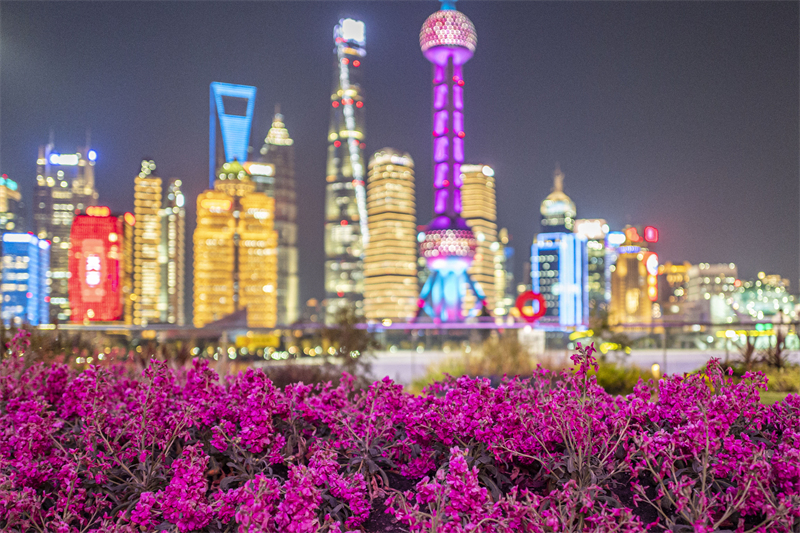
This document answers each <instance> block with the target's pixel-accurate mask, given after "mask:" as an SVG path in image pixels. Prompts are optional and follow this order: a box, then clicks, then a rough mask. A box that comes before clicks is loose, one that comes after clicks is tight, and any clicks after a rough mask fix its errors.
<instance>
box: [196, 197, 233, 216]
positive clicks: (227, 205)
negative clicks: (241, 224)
mask: <svg viewBox="0 0 800 533" xmlns="http://www.w3.org/2000/svg"><path fill="white" fill-rule="evenodd" d="M200 207H202V208H203V209H208V211H209V212H211V213H226V212H228V211H230V210H231V201H230V200H222V199H220V198H203V199H202V200H200Z"/></svg>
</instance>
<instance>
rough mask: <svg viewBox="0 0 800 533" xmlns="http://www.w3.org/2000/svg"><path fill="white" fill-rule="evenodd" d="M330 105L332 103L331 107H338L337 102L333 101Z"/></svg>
mask: <svg viewBox="0 0 800 533" xmlns="http://www.w3.org/2000/svg"><path fill="white" fill-rule="evenodd" d="M331 105H332V106H333V107H339V102H333V103H332V104H331Z"/></svg>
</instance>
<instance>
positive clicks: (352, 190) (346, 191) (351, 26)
mask: <svg viewBox="0 0 800 533" xmlns="http://www.w3.org/2000/svg"><path fill="white" fill-rule="evenodd" d="M333 37H334V43H335V46H334V49H333V55H334V75H333V90H332V91H331V122H330V127H329V129H328V164H327V170H326V174H327V175H326V177H325V181H326V183H327V185H326V187H325V313H326V320H328V321H331V320H332V319H333V318H334V317H335V315H336V312H337V310H338V309H340V308H342V307H348V306H349V307H353V308H355V309H356V310H357V311H360V310H361V308H362V307H363V302H362V299H363V296H364V271H363V254H364V248H365V246H366V244H367V242H368V241H369V232H368V229H367V201H366V191H365V187H364V181H365V178H366V172H365V170H366V169H365V165H364V149H365V148H366V145H365V144H364V98H363V89H362V86H361V77H362V73H361V71H362V63H361V62H362V61H363V60H364V56H365V55H366V50H365V48H364V45H365V39H364V23H363V22H361V21H358V20H353V19H342V20H340V21H339V24H337V25H336V27H335V28H334V30H333Z"/></svg>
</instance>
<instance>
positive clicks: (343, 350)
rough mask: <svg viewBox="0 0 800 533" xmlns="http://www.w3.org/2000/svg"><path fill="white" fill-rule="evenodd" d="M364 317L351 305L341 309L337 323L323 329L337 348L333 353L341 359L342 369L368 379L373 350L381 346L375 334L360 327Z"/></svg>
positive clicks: (328, 339) (326, 336) (362, 378)
mask: <svg viewBox="0 0 800 533" xmlns="http://www.w3.org/2000/svg"><path fill="white" fill-rule="evenodd" d="M360 323H363V319H362V318H361V317H360V316H358V315H357V314H356V313H355V311H353V310H352V309H350V308H349V307H343V308H341V309H339V311H338V312H337V313H336V317H335V325H334V326H333V327H327V328H325V329H323V331H322V337H323V338H324V339H325V340H327V341H328V342H329V343H330V345H331V346H332V347H333V349H334V350H335V351H334V353H333V354H332V355H333V356H334V357H338V358H339V359H340V361H341V363H340V366H341V370H342V371H344V372H347V373H348V374H352V375H353V376H355V377H357V378H359V379H361V380H366V378H367V376H368V375H369V373H370V372H371V371H372V364H371V362H370V359H371V358H372V357H374V354H373V351H374V350H377V349H379V348H380V347H381V344H380V343H379V342H378V341H377V340H376V339H375V337H374V336H373V334H372V333H371V332H369V331H368V330H367V329H366V328H364V327H358V326H359V324H360Z"/></svg>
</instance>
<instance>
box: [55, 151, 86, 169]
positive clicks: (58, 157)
mask: <svg viewBox="0 0 800 533" xmlns="http://www.w3.org/2000/svg"><path fill="white" fill-rule="evenodd" d="M78 161H80V155H79V154H50V164H51V165H62V166H73V167H74V166H75V165H77V164H78Z"/></svg>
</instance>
